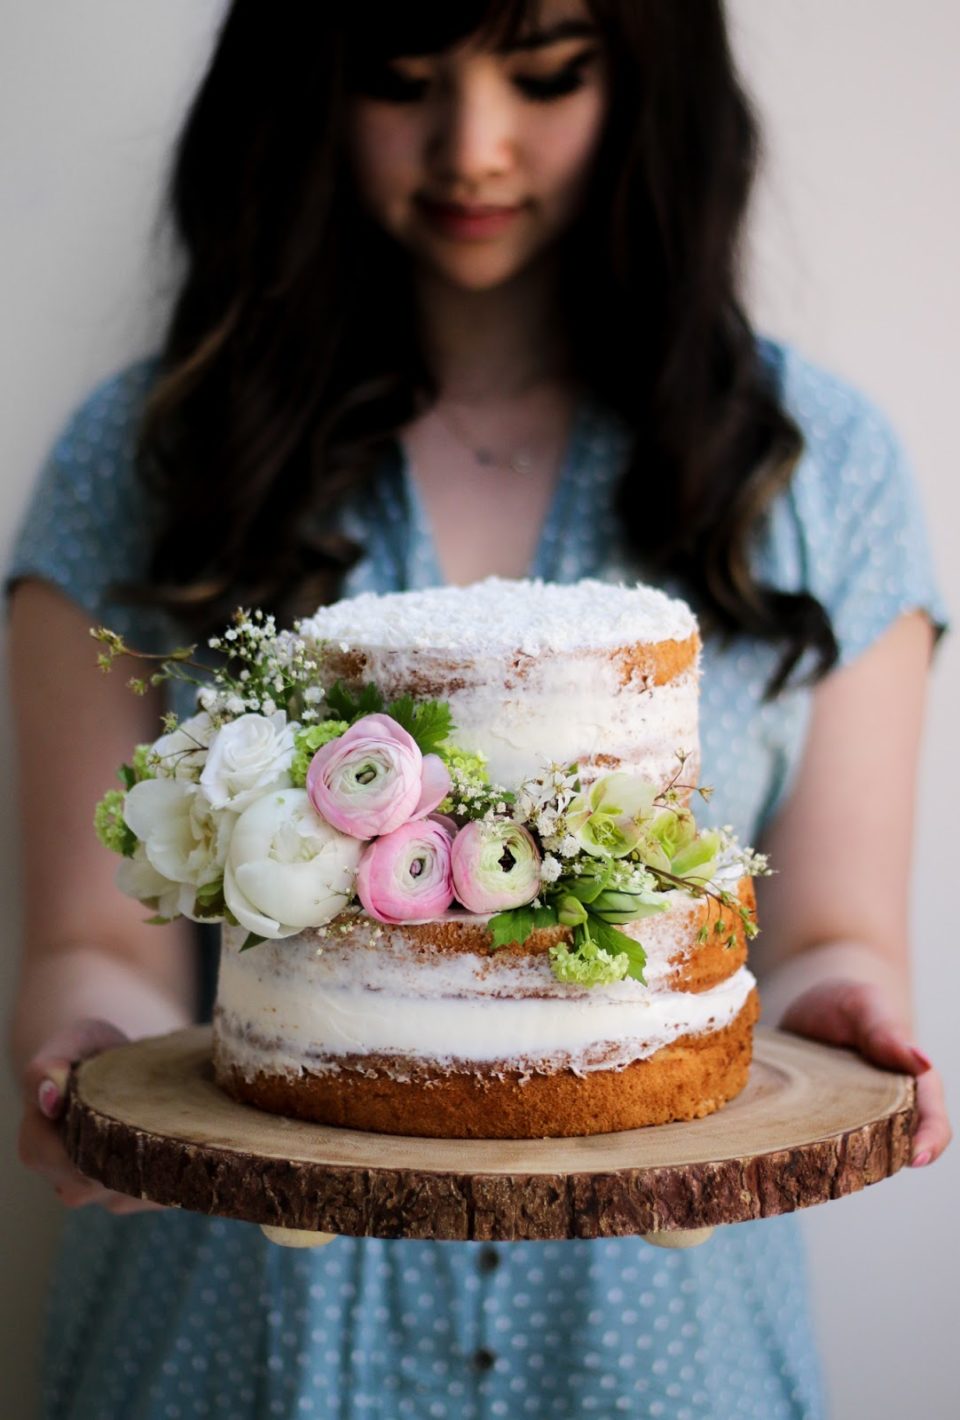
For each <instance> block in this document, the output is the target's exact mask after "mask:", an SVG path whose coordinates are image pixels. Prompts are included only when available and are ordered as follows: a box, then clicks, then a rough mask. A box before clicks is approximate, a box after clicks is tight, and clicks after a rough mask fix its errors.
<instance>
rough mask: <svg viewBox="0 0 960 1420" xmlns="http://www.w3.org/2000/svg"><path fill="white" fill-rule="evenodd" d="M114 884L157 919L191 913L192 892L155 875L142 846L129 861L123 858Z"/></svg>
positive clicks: (155, 872) (188, 886)
mask: <svg viewBox="0 0 960 1420" xmlns="http://www.w3.org/2000/svg"><path fill="white" fill-rule="evenodd" d="M116 884H117V887H118V888H119V889H120V891H121V892H122V893H125V894H126V896H127V897H135V898H136V899H137V901H138V902H142V903H143V904H144V906H145V907H150V908H152V909H153V911H154V912H155V913H156V914H157V916H158V917H180V916H189V915H190V913H191V912H192V911H193V907H194V903H195V899H196V889H195V888H193V887H191V885H190V884H189V883H172V882H171V881H170V879H169V878H165V877H164V876H163V874H162V873H158V872H157V870H156V868H155V867H154V866H153V864H152V863H149V862H148V861H147V857H146V854H145V853H144V851H143V847H142V846H141V847H139V848H138V849H137V850H136V852H135V854H134V856H133V857H132V858H124V860H123V862H122V863H121V864H120V866H119V868H118V869H117V876H116Z"/></svg>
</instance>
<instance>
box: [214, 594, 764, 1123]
mask: <svg viewBox="0 0 960 1420" xmlns="http://www.w3.org/2000/svg"><path fill="white" fill-rule="evenodd" d="M300 633H301V635H302V636H304V637H306V638H307V639H308V640H309V641H311V643H312V644H315V645H316V646H317V647H318V650H319V654H320V656H321V658H322V660H323V662H324V665H325V670H326V671H327V672H328V675H329V678H332V679H333V680H336V679H338V678H339V680H340V681H341V682H342V683H343V684H344V685H345V686H346V687H348V688H352V689H353V690H354V691H357V690H359V689H360V687H362V686H363V685H365V684H367V683H372V684H374V685H376V686H377V687H378V688H379V690H380V691H381V692H382V693H383V695H384V696H385V697H386V699H387V700H391V699H395V698H396V697H398V696H402V695H407V694H409V695H411V696H413V697H418V698H428V699H436V700H442V701H444V702H446V703H447V704H449V706H450V710H451V713H452V719H453V723H454V725H455V727H456V742H457V745H458V746H460V747H461V748H462V749H464V750H465V751H467V752H472V753H479V754H482V755H483V756H485V759H486V764H487V769H488V772H489V777H490V779H491V781H493V783H494V784H496V785H499V786H502V788H503V789H504V790H506V791H511V792H513V793H516V792H518V791H520V792H522V791H523V785H524V784H525V783H526V782H527V781H529V780H530V779H531V778H535V777H536V776H537V775H541V776H542V775H543V773H544V770H545V767H546V766H550V765H553V766H563V767H565V768H566V769H571V767H572V766H576V773H577V775H578V776H579V780H578V782H579V788H580V789H581V791H586V790H588V789H589V787H590V785H591V784H596V783H597V782H598V781H599V780H600V779H601V778H602V777H603V776H609V775H614V776H616V775H618V774H620V775H622V774H623V773H627V774H630V775H633V776H638V777H640V778H643V779H644V780H648V781H650V782H651V784H652V785H653V786H654V787H653V789H652V790H651V793H654V792H655V793H657V794H660V795H662V796H665V797H664V798H663V799H662V802H663V803H666V804H669V805H672V806H673V810H672V811H675V812H679V813H682V812H683V809H684V806H685V805H686V803H687V801H688V799H689V797H690V792H691V788H692V786H693V785H694V784H695V782H696V775H697V769H698V765H699V753H698V728H697V708H698V655H699V638H698V634H697V627H696V622H695V619H694V617H693V615H692V613H691V612H690V610H689V608H688V607H686V606H685V605H684V604H683V603H682V602H679V601H676V600H673V599H670V598H668V597H666V596H665V595H663V594H662V593H660V592H657V591H654V590H651V589H649V588H645V587H634V588H624V587H617V586H612V585H607V584H604V583H599V582H581V583H577V584H575V585H571V586H560V585H544V584H540V583H529V582H527V583H507V582H500V581H497V580H494V579H491V580H489V581H487V582H484V583H480V584H478V585H476V586H473V587H467V588H457V587H445V588H437V589H431V590H426V591H418V592H408V593H398V594H394V595H389V596H373V595H365V596H360V597H357V598H355V599H352V600H347V601H342V602H339V603H337V604H335V605H333V606H330V607H327V608H324V609H321V611H319V612H318V613H317V615H316V616H315V617H314V618H312V619H311V621H310V622H308V623H305V624H304V625H303V626H301V628H300ZM678 754H680V755H681V756H685V757H684V758H682V759H681V760H680V761H678ZM678 762H681V763H682V766H683V772H682V774H680V775H678V772H677V766H678ZM611 782H619V781H616V780H615V781H611ZM499 807H500V808H502V807H503V806H502V805H500V806H499ZM546 861H547V860H546V858H545V859H544V862H546ZM651 861H652V860H651ZM676 861H678V862H679V859H677V860H676ZM588 867H589V863H588ZM715 870H716V865H711V871H715ZM720 876H721V874H720V873H719V871H717V881H718V882H719V878H720ZM676 881H677V885H676V886H672V885H671V884H672V879H671V878H670V876H669V874H666V875H661V877H660V879H659V888H660V899H659V901H658V902H657V904H656V908H657V910H656V911H654V910H653V909H652V908H651V909H650V911H649V912H648V914H647V915H644V916H641V917H638V918H636V920H627V921H624V920H622V918H618V919H614V920H617V921H618V922H619V923H620V925H619V928H618V930H619V931H620V932H621V933H623V934H624V935H625V936H626V937H628V938H631V939H633V940H634V941H636V942H638V943H641V944H642V948H643V951H644V953H645V958H646V960H645V967H644V969H643V972H642V979H637V978H638V975H639V974H637V975H631V976H629V977H623V978H622V979H618V980H607V981H601V982H600V984H590V985H583V984H578V982H577V981H576V980H571V979H570V978H569V975H568V976H567V977H566V978H565V979H564V978H563V977H562V975H558V972H557V971H556V970H555V969H554V966H553V961H554V955H555V951H556V949H557V947H558V946H561V947H562V945H563V944H564V943H570V942H571V940H572V939H573V936H574V931H575V929H574V927H573V926H572V925H570V924H571V923H572V922H573V921H575V920H577V919H576V913H577V912H581V915H585V910H583V911H582V910H581V908H579V907H578V906H577V903H576V902H574V903H573V904H572V908H571V906H570V904H568V916H567V917H564V918H563V920H560V921H557V922H555V923H553V924H550V925H545V926H544V925H541V926H537V927H534V928H533V930H531V931H530V932H529V933H528V934H527V935H526V936H525V937H524V939H523V940H522V941H519V940H518V941H513V942H508V943H506V944H504V945H499V946H496V947H495V946H494V945H493V944H492V942H493V939H492V936H491V931H490V928H489V926H488V921H489V914H482V913H477V912H467V911H465V910H460V909H456V908H455V909H454V910H450V911H447V912H445V913H443V914H442V915H440V916H437V917H433V918H430V919H428V920H408V921H403V922H388V921H382V920H381V921H377V920H374V919H373V918H372V917H371V916H369V915H367V914H366V913H364V912H363V911H361V910H359V909H358V908H357V907H356V906H353V907H351V908H350V909H349V910H348V911H347V912H346V913H344V914H342V915H341V916H340V917H339V918H337V919H336V920H335V921H334V922H332V923H331V924H330V925H329V926H327V927H322V928H319V929H310V930H307V931H303V932H301V933H299V934H297V935H292V936H287V937H285V938H283V939H281V940H273V941H264V942H261V943H259V944H258V945H256V946H255V947H254V948H252V949H248V950H243V951H241V950H240V948H241V946H242V945H244V940H245V938H246V936H247V933H246V931H245V930H244V929H242V928H236V927H230V926H225V927H224V930H223V951H222V959H221V967H220V978H219V987H218V995H217V1004H216V1011H215V1020H214V1032H215V1068H216V1078H217V1080H218V1082H219V1083H220V1084H221V1085H222V1086H223V1087H224V1088H225V1089H227V1090H228V1091H229V1092H230V1093H231V1094H233V1095H235V1096H236V1097H238V1098H240V1099H243V1100H245V1101H248V1102H250V1103H253V1104H255V1105H258V1106H260V1107H262V1108H264V1109H267V1110H271V1111H275V1112H278V1113H282V1114H288V1115H294V1116H298V1117H301V1118H305V1119H311V1120H316V1121H319V1122H323V1123H328V1124H337V1125H346V1126H350V1127H353V1128H358V1129H370V1130H376V1131H383V1132H389V1133H399V1134H412V1135H431V1136H440V1137H444V1136H445V1137H474V1138H497V1137H503V1138H528V1137H538V1136H560V1135H585V1134H593V1133H600V1132H606V1131H611V1130H622V1129H631V1128H635V1127H637V1126H640V1125H645V1124H656V1123H663V1122H666V1121H669V1120H688V1119H693V1118H696V1117H699V1116H702V1115H705V1114H708V1113H710V1112H711V1111H713V1110H715V1109H717V1108H718V1107H720V1106H721V1105H722V1104H723V1103H724V1102H725V1101H726V1100H729V1099H730V1098H732V1097H733V1096H734V1095H736V1094H737V1093H738V1091H739V1090H741V1089H742V1088H743V1086H744V1084H745V1082H746V1078H747V1071H748V1067H749V1062H750V1055H751V1043H752V1030H753V1025H754V1022H755V1020H756V1017H757V1014H758V1002H757V994H756V989H755V982H754V979H753V977H752V976H751V974H750V972H749V971H748V970H747V967H746V964H745V963H746V936H745V931H744V928H745V925H746V926H747V928H749V925H750V919H749V912H750V910H751V909H752V894H751V891H750V883H749V880H748V879H747V878H745V877H741V876H740V873H739V872H738V871H735V872H734V873H733V876H732V877H730V875H729V867H728V876H727V882H726V890H725V891H714V890H712V888H713V887H714V886H715V885H716V884H714V883H711V884H706V883H701V884H699V885H698V886H700V887H701V889H703V888H707V889H709V890H706V891H704V890H700V891H692V890H691V889H690V884H689V883H685V882H684V881H683V880H682V879H681V878H677V880H676ZM691 881H693V880H691ZM544 882H545V883H546V871H545V870H544ZM565 901H566V900H565ZM571 910H572V911H573V914H574V915H573V916H572V917H571V916H569V911H571ZM608 916H609V914H608ZM552 949H553V951H552Z"/></svg>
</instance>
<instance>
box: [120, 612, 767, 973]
mask: <svg viewBox="0 0 960 1420" xmlns="http://www.w3.org/2000/svg"><path fill="white" fill-rule="evenodd" d="M92 634H93V635H94V636H95V637H96V639H97V640H98V641H99V642H100V643H101V645H102V647H103V650H102V651H101V654H100V657H99V663H100V665H101V667H102V669H104V670H109V669H110V668H111V667H112V665H113V663H114V661H115V660H117V658H119V657H122V656H133V657H137V658H138V659H140V660H143V661H145V662H147V663H150V664H151V666H152V669H151V670H150V673H149V675H147V676H146V677H145V678H134V679H132V680H131V681H130V682H129V683H130V685H131V688H132V689H133V690H134V691H136V692H138V693H141V694H143V693H146V690H147V688H148V686H149V685H157V684H160V683H162V682H163V681H166V680H187V681H190V682H192V683H194V684H196V686H197V692H198V709H197V712H196V713H195V714H194V715H192V716H190V717H189V718H187V719H185V720H183V721H180V720H178V719H177V717H176V716H174V715H168V716H166V717H165V721H164V726H163V730H164V733H163V734H162V735H161V736H160V737H159V738H158V739H157V740H155V741H154V742H153V743H152V744H149V745H139V746H137V748H136V750H135V751H134V753H133V756H132V760H131V763H130V764H126V765H123V766H122V768H121V770H120V781H121V785H122V787H121V788H120V789H111V790H109V791H108V792H107V793H106V794H105V795H104V797H103V799H102V800H101V801H100V803H99V804H98V805H97V808H96V813H95V827H96V830H97V833H98V835H99V837H100V840H101V842H102V843H104V844H105V845H106V847H108V848H110V849H112V850H114V851H115V852H117V853H119V854H120V855H121V856H122V858H123V861H122V863H121V865H120V867H119V870H118V874H117V883H118V886H119V887H120V888H121V890H122V891H123V892H124V893H126V894H127V895H128V896H131V897H134V898H136V899H137V900H139V901H140V902H142V903H143V904H144V905H145V906H146V907H147V908H148V909H149V910H150V911H151V913H152V914H153V916H152V917H151V919H150V920H151V921H155V922H166V921H169V920H171V919H173V918H175V917H178V916H185V917H188V918H191V919H192V920H194V921H198V922H228V923H231V924H233V925H235V926H239V927H242V928H246V930H247V934H248V935H247V937H246V940H245V942H244V944H243V948H242V949H243V950H246V949H247V948H249V947H253V946H255V945H257V944H258V943H259V942H262V941H264V940H267V939H281V938H284V937H289V936H293V935H295V934H297V933H299V932H302V931H304V930H306V929H308V928H321V929H324V928H327V926H328V924H331V923H334V922H335V921H336V920H338V919H340V920H342V921H346V922H349V920H350V917H351V915H352V914H355V913H357V912H364V913H366V914H367V915H369V916H370V917H373V918H375V919H376V920H377V921H379V922H382V923H388V924H392V923H400V922H405V921H411V920H415V919H423V918H429V917H436V916H439V915H440V914H442V913H444V912H446V911H447V910H448V909H450V908H451V907H456V906H459V907H460V908H462V909H465V910H466V911H468V912H471V913H476V914H483V915H489V919H490V920H489V929H490V938H491V947H492V948H493V949H496V948H498V947H503V946H506V945H509V944H510V943H512V942H518V943H522V942H523V941H524V940H525V939H526V938H527V937H528V936H529V934H530V933H531V932H532V931H534V930H536V929H538V928H543V927H548V926H553V925H557V924H560V925H562V926H564V927H566V928H568V929H569V932H568V934H567V937H568V940H567V941H564V942H560V943H559V944H557V945H555V946H553V947H552V948H551V949H550V961H551V966H552V968H553V971H554V974H555V975H556V976H557V977H558V979H559V980H561V981H564V982H568V983H570V984H573V985H577V986H594V985H600V984H606V983H609V982H613V981H618V980H622V979H623V978H624V977H627V976H629V977H633V978H635V979H638V980H640V981H642V980H643V967H644V962H645V956H644V952H643V948H642V946H641V944H640V942H638V941H637V940H636V939H635V938H634V937H633V936H630V935H628V934H627V933H625V932H623V931H622V930H621V928H622V927H623V926H624V925H625V924H626V923H630V922H634V921H636V920H638V919H640V918H643V917H647V916H649V915H651V914H654V913H658V912H662V911H664V910H665V908H666V907H667V905H668V898H667V894H668V893H669V892H671V891H675V890H678V889H679V890H683V891H685V892H688V893H692V894H694V895H708V896H711V897H714V898H718V899H719V900H720V901H722V902H724V903H726V904H727V905H730V906H733V907H734V908H735V909H736V910H737V911H738V912H739V914H740V916H741V919H742V920H743V923H744V927H745V929H746V931H747V933H748V935H751V936H752V935H753V934H754V932H755V930H756V929H755V926H754V922H753V919H752V916H751V914H750V913H749V911H748V910H747V909H746V908H745V907H743V906H742V905H741V904H740V903H739V901H738V899H737V898H736V897H735V896H734V895H733V893H732V892H731V891H730V890H729V887H735V885H736V882H737V881H738V880H739V877H740V876H741V875H742V874H743V873H751V874H756V873H759V872H765V871H767V867H766V860H765V859H764V858H763V857H762V855H759V854H753V853H751V852H750V851H749V850H744V849H741V848H740V847H739V845H738V844H737V842H736V840H735V839H734V838H733V836H732V834H731V833H730V832H729V831H727V830H700V829H698V828H697V825H696V821H695V819H694V815H693V813H692V811H691V809H690V808H689V806H688V803H687V799H688V797H689V794H690V792H691V791H692V786H689V785H686V784H684V783H683V782H682V777H683V768H684V757H683V756H682V755H679V756H678V769H677V772H676V774H675V775H674V777H673V779H672V780H671V782H670V783H669V784H668V785H667V786H666V788H664V789H658V788H657V786H655V785H653V784H651V783H649V782H647V781H646V780H644V779H641V778H638V777H637V776H634V775H630V774H626V773H621V772H618V773H612V774H607V775H605V776H604V777H603V778H601V779H598V780H597V781H596V782H595V783H593V784H592V785H590V786H589V787H582V786H581V783H580V779H579V777H578V771H577V766H576V765H558V764H551V765H548V766H546V767H545V769H544V770H543V771H542V772H541V773H540V774H539V775H538V776H535V777H533V778H531V779H529V780H527V781H526V782H525V783H523V784H522V785H521V786H520V787H519V789H518V790H517V791H515V792H509V791H507V790H505V789H503V788H501V787H500V786H498V785H496V784H491V783H490V780H489V777H488V775H487V772H486V767H485V763H484V759H483V756H482V755H480V754H475V753H472V752H470V751H468V750H466V749H464V748H463V747H461V746H457V744H456V742H455V740H453V739H452V738H451V737H452V735H453V734H454V730H455V727H454V725H453V724H452V720H451V713H450V708H449V706H448V705H446V704H445V703H443V702H441V701H432V700H429V701H428V700H424V701H415V700H413V699H412V698H411V697H409V696H404V697H402V698H400V699H398V700H395V701H393V702H391V703H390V704H384V702H383V697H382V695H381V694H380V692H379V691H378V690H377V688H376V687H375V686H371V685H368V686H366V687H364V689H363V690H362V692H360V693H359V694H355V693H352V692H351V691H349V690H348V689H346V688H345V687H344V686H343V685H342V684H341V683H339V682H337V683H335V684H332V685H329V684H325V683H324V677H323V655H322V647H317V646H315V645H312V644H311V643H310V642H309V641H308V640H306V639H304V638H303V637H302V636H301V635H300V634H299V629H298V628H295V629H294V630H292V631H286V630H278V629H277V627H276V625H275V622H274V620H273V618H272V617H270V616H265V615H264V614H263V613H262V612H259V611H255V612H253V613H247V612H244V611H238V612H237V614H236V616H235V618H234V622H233V624H232V626H231V627H230V628H229V629H228V630H227V631H226V632H225V633H224V635H223V636H219V637H213V638H212V639H211V641H210V643H209V644H210V647H211V648H212V650H213V651H214V652H216V653H218V655H219V656H220V657H221V662H222V663H221V664H220V665H219V666H218V667H217V668H215V669H213V670H212V672H211V669H210V667H208V666H206V665H204V664H202V663H200V662H198V661H197V660H195V659H194V651H195V648H193V647H190V648H186V649H181V650H177V651H174V652H173V653H171V654H170V655H169V656H164V657H154V656H145V655H142V654H141V653H139V652H136V651H133V650H131V649H130V648H129V647H128V646H127V645H126V644H125V642H124V641H123V639H122V638H121V637H119V636H118V635H117V634H116V633H115V632H112V631H109V630H107V629H106V628H102V627H101V628H97V629H95V630H94V631H93V632H92ZM697 792H699V793H700V794H701V795H702V796H703V797H704V798H706V797H707V794H708V792H709V791H707V790H706V789H701V790H698V791H697ZM727 885H729V886H727ZM718 922H719V919H718Z"/></svg>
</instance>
